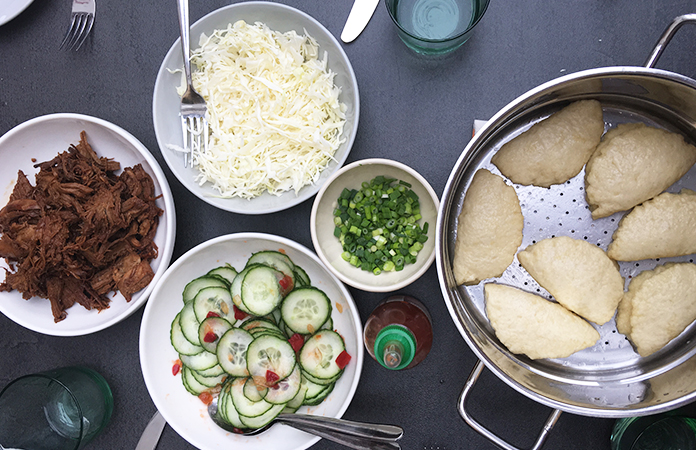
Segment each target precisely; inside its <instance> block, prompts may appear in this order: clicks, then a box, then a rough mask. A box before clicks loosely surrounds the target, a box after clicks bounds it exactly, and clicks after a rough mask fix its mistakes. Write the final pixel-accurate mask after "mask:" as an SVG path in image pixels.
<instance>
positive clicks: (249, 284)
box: [240, 265, 283, 316]
mask: <svg viewBox="0 0 696 450" xmlns="http://www.w3.org/2000/svg"><path fill="white" fill-rule="evenodd" d="M280 275H282V274H281V273H280V272H278V271H277V270H275V269H273V268H271V267H268V266H263V265H258V266H254V267H252V268H251V269H249V271H248V272H247V273H246V275H244V280H243V281H242V284H241V288H240V296H241V299H242V303H243V304H244V306H245V307H246V309H247V310H248V311H250V312H251V314H253V315H255V316H265V315H266V314H269V313H270V312H271V311H273V310H274V309H276V308H277V307H278V305H279V304H280V302H281V301H282V300H283V296H282V294H281V287H280V283H279V280H280Z"/></svg>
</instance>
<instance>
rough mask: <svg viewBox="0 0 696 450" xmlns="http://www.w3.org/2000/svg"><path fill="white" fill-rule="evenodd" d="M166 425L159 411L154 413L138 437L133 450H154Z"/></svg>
mask: <svg viewBox="0 0 696 450" xmlns="http://www.w3.org/2000/svg"><path fill="white" fill-rule="evenodd" d="M166 424H167V422H166V421H165V420H164V417H162V414H160V413H159V411H157V412H155V415H154V416H152V419H150V422H149V423H148V424H147V426H146V427H145V431H143V434H142V436H140V440H139V441H138V445H137V446H136V447H135V450H155V448H157V443H158V442H159V439H160V436H161V435H162V430H164V426H165V425H166Z"/></svg>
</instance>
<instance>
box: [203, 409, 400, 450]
mask: <svg viewBox="0 0 696 450" xmlns="http://www.w3.org/2000/svg"><path fill="white" fill-rule="evenodd" d="M208 414H209V415H210V418H211V419H213V422H215V424H216V425H217V426H219V427H220V428H222V429H224V430H227V431H231V432H234V433H239V432H240V431H241V434H242V435H244V436H254V435H257V434H260V433H263V432H264V431H266V430H267V429H268V428H270V427H271V425H273V424H274V423H276V422H279V423H284V424H286V425H289V426H291V427H293V428H297V429H298V430H302V431H305V432H307V433H310V434H313V435H315V436H320V437H323V438H325V439H328V440H330V441H333V442H336V443H339V444H343V445H345V446H346V447H350V448H353V449H357V450H400V449H401V447H400V446H399V444H397V443H396V441H397V440H398V439H400V438H401V436H403V434H404V430H403V429H402V428H401V427H398V426H395V425H380V424H369V423H361V422H352V421H349V420H343V419H335V418H333V417H322V416H313V415H310V414H279V415H278V416H277V417H276V418H275V419H273V420H272V421H271V422H270V423H268V424H267V425H266V426H264V427H262V428H258V429H255V430H239V429H238V428H236V427H233V426H232V425H230V424H229V423H227V422H225V421H224V420H222V419H220V418H219V417H218V416H217V397H216V398H214V399H213V401H212V402H211V403H210V405H208Z"/></svg>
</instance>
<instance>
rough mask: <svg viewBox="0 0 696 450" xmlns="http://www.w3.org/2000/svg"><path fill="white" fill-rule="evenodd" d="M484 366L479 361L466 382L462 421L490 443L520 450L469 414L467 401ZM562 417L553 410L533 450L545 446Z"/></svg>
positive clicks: (461, 411) (460, 413)
mask: <svg viewBox="0 0 696 450" xmlns="http://www.w3.org/2000/svg"><path fill="white" fill-rule="evenodd" d="M483 368H484V365H483V362H482V361H481V360H479V361H478V362H477V363H476V366H474V370H472V371H471V374H470V375H469V379H468V380H466V385H464V389H463V390H462V394H461V395H460V396H459V405H458V410H459V415H460V416H462V419H464V421H465V422H466V423H467V424H468V425H469V426H470V427H471V428H473V429H474V430H475V431H477V432H478V433H479V434H481V435H482V436H483V437H485V438H486V439H488V440H489V441H491V442H493V443H494V444H495V445H497V446H498V447H500V448H503V449H505V450H519V449H518V448H517V447H515V446H514V445H511V444H508V443H507V442H506V441H504V440H503V439H501V438H500V437H498V436H497V435H496V434H494V433H493V432H492V431H490V430H489V429H487V428H485V427H484V426H483V425H481V424H480V423H478V422H477V421H476V420H475V419H474V418H473V417H471V415H470V414H469V413H468V411H467V410H466V401H467V398H468V396H469V393H470V392H471V389H472V388H473V387H474V384H475V383H476V380H478V377H479V375H481V372H482V371H483ZM560 416H561V411H560V410H558V409H555V410H553V412H552V413H551V415H550V416H549V418H548V419H546V424H545V425H544V428H543V429H542V430H541V433H539V436H538V437H537V440H536V442H535V443H534V447H532V448H531V450H539V449H540V448H541V447H542V445H544V441H546V438H547V436H548V434H549V432H550V431H551V429H552V428H553V426H554V425H555V424H556V422H557V421H558V418H559V417H560Z"/></svg>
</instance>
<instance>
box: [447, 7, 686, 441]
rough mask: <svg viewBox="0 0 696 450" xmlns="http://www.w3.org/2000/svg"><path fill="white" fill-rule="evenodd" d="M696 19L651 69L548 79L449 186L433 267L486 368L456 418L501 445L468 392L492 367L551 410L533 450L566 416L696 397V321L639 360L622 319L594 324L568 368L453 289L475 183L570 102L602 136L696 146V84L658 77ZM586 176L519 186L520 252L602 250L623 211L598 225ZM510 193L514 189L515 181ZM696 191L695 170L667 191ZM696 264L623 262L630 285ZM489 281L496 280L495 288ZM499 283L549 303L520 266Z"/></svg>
mask: <svg viewBox="0 0 696 450" xmlns="http://www.w3.org/2000/svg"><path fill="white" fill-rule="evenodd" d="M688 22H693V23H696V14H690V15H686V16H681V17H678V18H677V19H675V20H674V22H673V23H672V24H671V25H670V26H669V27H668V28H667V30H666V31H665V33H664V34H663V36H662V38H661V39H660V41H659V43H658V45H657V46H656V47H655V49H654V50H653V53H652V54H651V56H650V58H649V59H648V62H647V63H646V67H608V68H599V69H591V70H586V71H582V72H578V73H575V74H571V75H567V76H564V77H561V78H558V79H556V80H553V81H550V82H548V83H546V84H543V85H541V86H539V87H538V88H536V89H533V90H532V91H530V92H528V93H526V94H524V95H523V96H521V97H519V98H518V99H516V100H515V101H513V102H512V103H510V104H509V105H508V106H506V107H505V108H504V109H502V110H501V111H500V112H498V113H497V114H496V115H495V116H494V117H493V118H492V119H491V120H490V121H489V122H488V123H487V124H486V125H485V126H484V127H483V128H482V129H481V130H480V131H479V132H478V133H477V134H476V136H475V137H474V138H473V139H472V140H471V142H470V143H469V145H468V146H467V147H466V149H465V150H464V152H463V153H462V155H461V156H460V158H459V160H458V161H457V163H456V165H455V167H454V169H453V170H452V172H451V174H450V177H449V179H448V182H447V185H446V187H445V191H444V193H443V196H442V202H441V208H440V211H439V215H438V220H437V231H436V263H437V270H438V277H439V281H440V286H441V289H442V293H443V296H444V298H445V302H446V304H447V307H448V309H449V311H450V315H451V316H452V319H453V321H454V323H455V325H456V326H457V328H458V329H459V332H460V333H461V334H462V336H463V337H464V339H465V340H466V342H467V344H468V345H469V347H471V349H472V351H473V352H474V353H475V354H476V356H477V357H478V358H479V359H480V360H481V361H480V362H479V363H478V364H477V365H476V367H475V368H474V370H473V372H472V374H471V376H470V378H469V380H468V382H467V384H466V387H465V388H464V391H463V392H462V395H461V397H460V401H459V412H460V414H461V415H462V417H463V418H464V420H465V421H466V422H467V423H468V424H469V425H471V426H472V427H473V428H474V429H476V431H478V432H479V433H481V434H483V435H484V436H486V437H487V438H489V439H490V440H491V441H493V442H494V443H495V444H497V445H499V446H500V447H503V448H506V449H516V447H514V446H512V445H510V444H508V443H506V442H504V441H502V440H501V439H500V438H498V437H497V436H495V435H494V434H493V433H491V432H490V431H488V430H487V429H486V428H485V427H483V426H482V425H480V424H479V423H478V422H476V420H475V419H473V418H472V417H471V416H470V415H469V414H468V412H467V411H466V401H467V395H468V393H469V391H470V390H471V389H472V388H473V386H474V384H475V382H476V379H477V378H478V376H479V374H480V373H481V371H482V369H483V367H484V365H485V366H486V367H488V368H489V369H490V370H491V371H492V372H494V373H495V374H496V375H497V376H498V377H499V378H500V379H502V380H503V381H504V382H505V383H507V384H508V385H509V386H510V387H512V388H513V389H515V390H517V391H518V392H520V393H522V394H524V395H526V396H527V397H529V398H531V399H532V400H535V401H538V402H540V403H542V404H544V405H547V406H549V407H551V408H553V409H554V410H555V411H554V412H553V413H552V414H551V415H550V417H549V419H548V421H547V424H546V427H545V428H544V430H543V431H542V432H541V433H540V435H539V437H538V439H537V442H536V445H535V447H534V448H540V447H541V445H542V444H543V442H544V440H545V437H546V435H547V433H548V432H549V431H550V429H551V428H552V427H553V425H554V424H555V422H556V420H557V419H558V417H559V416H560V414H561V411H565V412H570V413H574V414H580V415H587V416H593V417H606V418H619V417H629V416H638V415H645V414H653V413H658V412H664V411H668V410H671V409H674V408H677V407H679V406H682V405H684V404H686V403H688V402H691V401H693V400H694V399H696V377H695V376H694V375H693V374H694V373H696V358H694V357H693V356H694V354H696V323H692V324H691V325H690V326H689V327H688V328H687V329H686V330H685V331H684V332H683V333H682V334H681V335H680V336H679V337H677V338H676V339H674V340H673V341H672V342H670V343H669V344H668V345H667V346H666V347H665V348H663V349H662V350H660V351H658V352H656V353H655V354H653V355H650V356H648V357H645V358H641V357H640V356H639V355H638V354H637V353H636V352H635V351H634V350H633V348H632V347H631V344H630V343H629V342H628V341H627V340H626V338H625V337H624V336H623V335H622V334H620V333H619V332H618V331H617V330H616V324H615V321H614V320H611V321H610V322H608V323H607V324H605V325H603V326H597V325H595V328H597V330H598V331H599V333H600V335H601V339H600V340H599V341H598V342H597V344H596V345H595V346H594V347H592V348H589V349H585V350H583V351H580V352H577V353H575V354H573V355H572V356H570V357H568V358H563V359H544V360H531V359H529V358H527V357H526V356H524V355H516V354H513V353H511V352H510V351H509V350H507V348H505V346H503V345H502V344H501V343H500V341H499V340H498V339H497V338H496V336H495V333H494V331H493V329H492V327H491V325H490V323H489V321H488V319H487V317H486V314H485V304H484V299H483V284H484V283H480V284H479V285H476V286H468V287H467V286H457V285H456V283H455V281H454V276H453V273H452V256H453V254H454V243H455V240H456V229H457V217H458V215H459V213H460V211H461V205H462V201H463V199H464V196H465V194H466V190H467V188H468V186H469V184H470V182H471V179H472V178H473V175H474V173H475V172H476V171H477V170H479V169H482V168H485V169H488V170H491V171H492V172H493V173H497V174H500V172H499V170H498V169H497V168H496V167H495V166H494V165H493V164H491V162H490V159H491V156H492V155H493V154H495V152H496V151H497V150H498V149H499V148H500V147H501V145H502V144H504V143H505V142H507V141H509V140H511V139H512V138H514V137H515V136H517V135H519V134H520V133H522V132H524V131H525V130H527V129H528V128H529V127H531V126H532V125H533V124H534V123H537V122H539V121H541V120H543V119H545V118H546V117H548V116H549V115H551V114H553V113H554V112H556V111H558V110H559V109H561V108H563V107H564V106H566V105H568V104H569V103H570V102H573V101H576V100H582V99H596V100H599V101H600V102H601V103H602V106H603V110H604V120H605V124H606V129H609V128H613V127H615V126H616V125H618V124H621V123H626V122H642V123H645V124H647V125H650V126H654V127H658V128H663V129H666V130H669V131H673V132H677V133H680V134H682V135H683V136H684V137H685V139H686V140H687V141H688V142H690V143H692V144H693V143H695V142H696V81H694V80H693V79H691V78H688V77H685V76H682V75H679V74H675V73H672V72H668V71H664V70H658V69H654V68H652V67H653V65H654V64H655V63H656V61H657V59H658V58H659V56H660V54H661V52H662V50H663V49H664V46H665V45H666V44H667V43H668V42H669V40H670V39H671V37H672V36H673V35H674V33H675V32H676V30H677V29H678V28H679V27H680V26H681V25H682V24H684V23H688ZM584 175H585V172H584V170H583V171H582V172H581V173H580V174H578V175H577V176H576V177H574V178H572V179H571V180H569V181H568V182H566V183H564V184H562V185H554V186H551V188H549V189H546V188H540V187H534V186H521V185H513V187H514V188H515V191H516V192H517V195H518V197H519V199H520V205H521V207H522V213H523V215H524V219H525V221H524V239H523V242H522V246H521V247H520V248H525V247H526V246H528V245H531V244H533V243H535V242H538V241H540V240H542V239H545V238H550V237H554V236H561V235H565V236H570V237H573V238H576V239H585V240H587V241H588V242H591V243H593V244H596V245H598V246H599V247H601V248H602V249H604V250H606V248H607V246H608V244H609V243H610V242H611V238H612V234H613V232H614V230H615V229H616V227H617V225H618V223H619V220H620V219H621V217H622V215H623V214H625V213H616V214H614V215H612V216H610V217H606V218H602V219H598V220H592V218H591V214H590V210H589V207H588V205H587V202H586V200H585V193H584ZM508 183H509V181H508ZM682 188H689V189H693V190H696V167H695V168H692V169H691V170H690V171H689V172H688V173H687V174H686V175H685V176H684V177H683V178H682V179H680V180H679V181H678V182H677V183H675V185H673V186H671V187H670V188H669V189H668V191H670V192H678V191H679V190H680V189H682ZM693 259H694V255H690V256H687V257H680V258H662V259H660V260H646V261H638V262H623V263H620V271H621V275H622V276H623V277H624V278H625V279H626V280H627V282H628V280H629V279H630V277H632V276H635V275H637V274H638V273H640V272H641V271H643V270H646V269H652V268H654V267H655V266H656V265H658V264H664V263H665V262H676V261H679V262H684V261H689V262H693ZM488 281H492V280H488ZM495 281H497V282H500V283H503V284H509V285H512V286H516V287H519V288H521V289H524V290H526V291H529V292H533V293H537V294H539V295H542V296H544V297H546V298H551V296H550V295H549V293H548V292H546V291H545V290H544V289H543V288H541V287H540V286H539V285H538V284H537V283H536V282H535V281H534V279H532V278H531V276H529V274H527V272H526V271H525V270H524V269H523V268H522V267H521V266H520V265H519V263H518V261H517V258H515V260H514V261H513V263H512V264H511V265H510V267H508V269H507V270H506V271H505V273H504V274H503V275H502V276H501V277H499V278H497V279H495Z"/></svg>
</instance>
